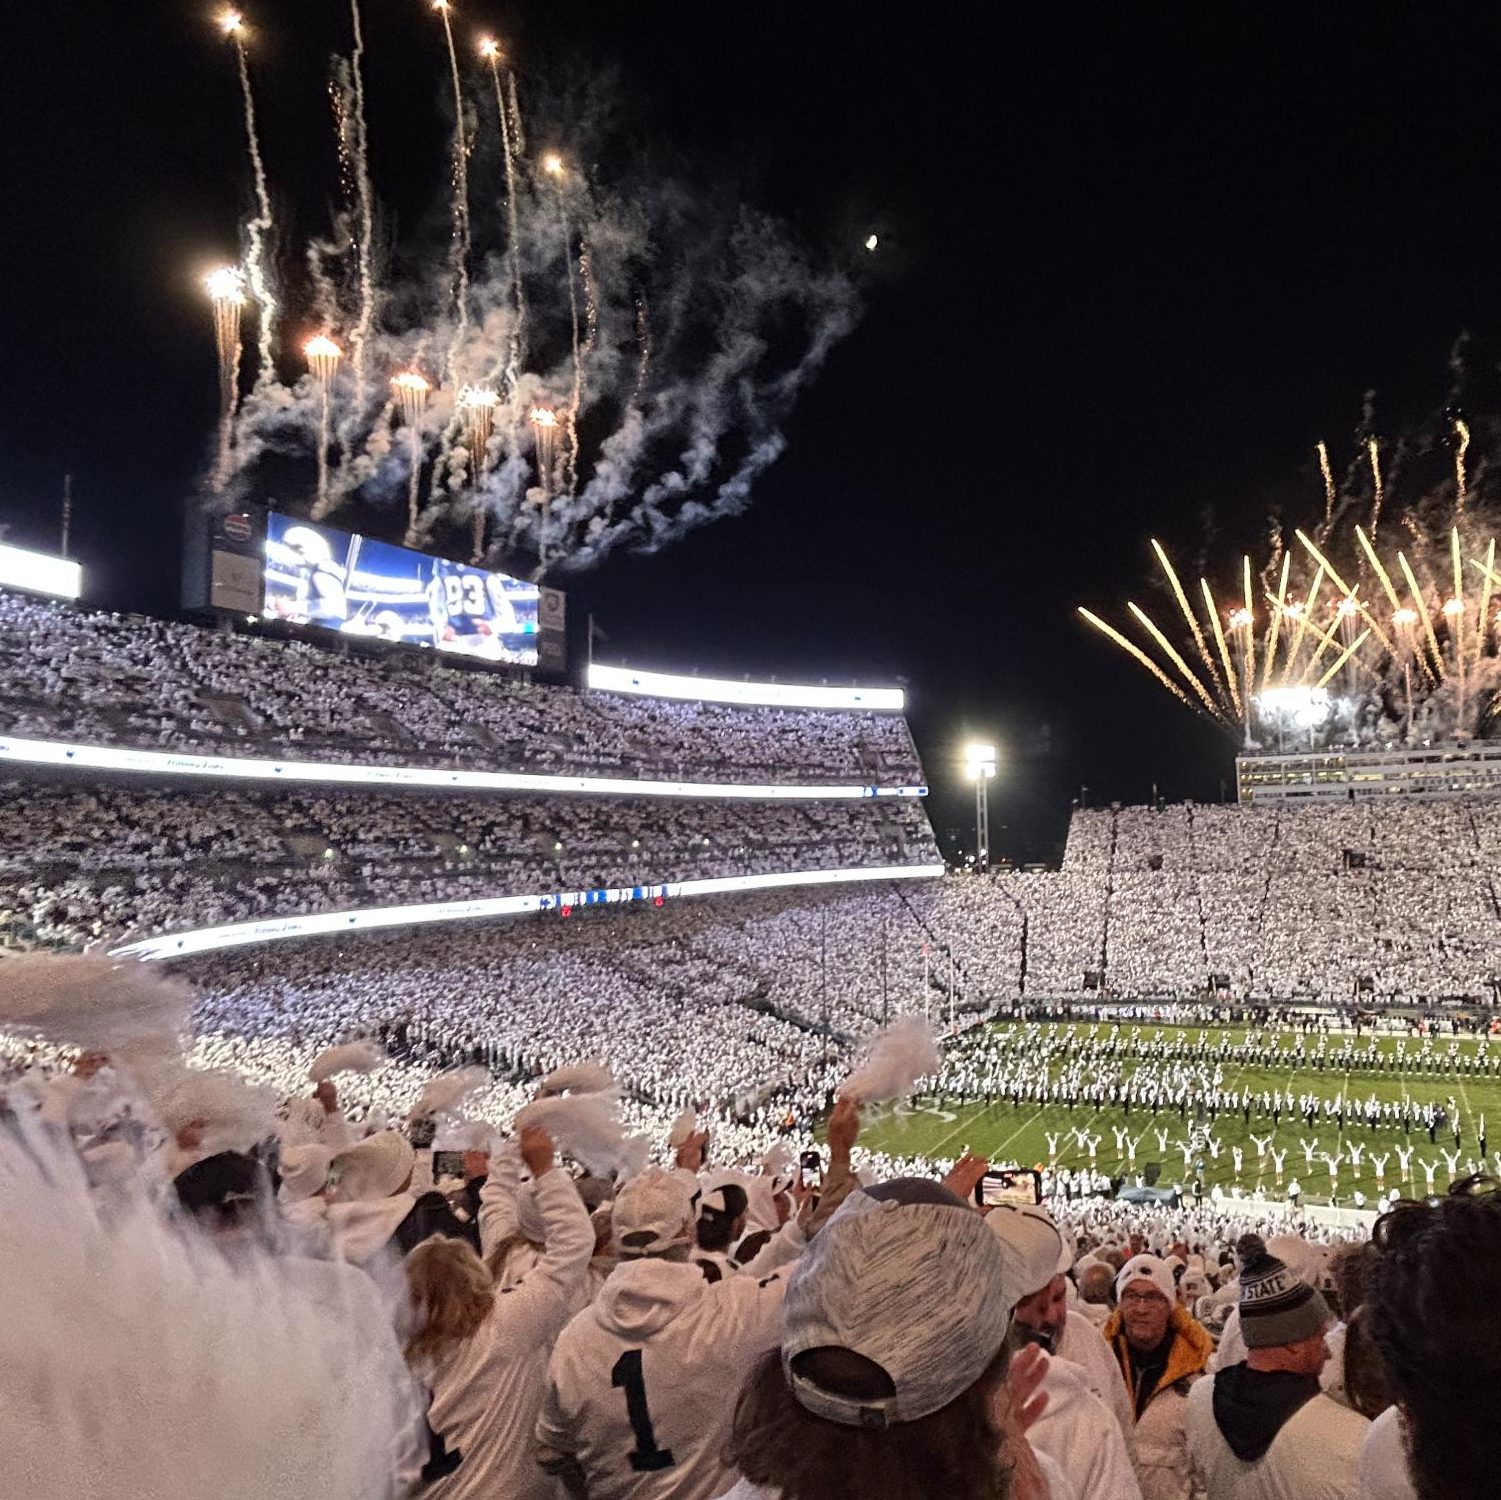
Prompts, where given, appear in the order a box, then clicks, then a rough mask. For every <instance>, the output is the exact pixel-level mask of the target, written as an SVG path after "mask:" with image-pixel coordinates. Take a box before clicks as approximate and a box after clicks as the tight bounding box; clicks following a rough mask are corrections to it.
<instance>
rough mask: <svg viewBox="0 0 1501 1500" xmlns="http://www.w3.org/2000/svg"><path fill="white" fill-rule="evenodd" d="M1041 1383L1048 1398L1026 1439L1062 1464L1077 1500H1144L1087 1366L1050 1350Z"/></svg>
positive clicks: (1116, 1428) (1117, 1429) (1123, 1444)
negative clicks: (1082, 1366) (1092, 1386)
mask: <svg viewBox="0 0 1501 1500" xmlns="http://www.w3.org/2000/svg"><path fill="white" fill-rule="evenodd" d="M1042 1389H1043V1390H1044V1391H1045V1392H1046V1393H1047V1398H1048V1404H1047V1407H1046V1408H1045V1410H1044V1411H1043V1414H1042V1415H1041V1416H1040V1417H1039V1418H1038V1419H1037V1420H1036V1421H1035V1422H1034V1423H1033V1424H1032V1426H1031V1427H1029V1428H1028V1429H1027V1441H1028V1442H1030V1443H1031V1444H1032V1447H1033V1448H1034V1450H1036V1452H1037V1453H1038V1454H1046V1455H1047V1457H1049V1458H1051V1459H1052V1460H1053V1461H1054V1462H1055V1463H1056V1464H1057V1465H1058V1467H1059V1468H1060V1469H1062V1470H1063V1473H1064V1475H1065V1476H1066V1477H1067V1479H1068V1482H1069V1484H1070V1485H1072V1486H1073V1490H1074V1493H1075V1494H1076V1495H1077V1496H1078V1500H1141V1486H1140V1485H1139V1484H1138V1483H1137V1479H1136V1474H1135V1471H1134V1470H1133V1469H1132V1467H1131V1458H1130V1455H1129V1454H1128V1453H1127V1451H1126V1440H1125V1438H1124V1437H1122V1436H1121V1430H1120V1426H1119V1425H1118V1423H1117V1422H1116V1420H1115V1416H1114V1414H1113V1413H1112V1412H1111V1410H1110V1408H1109V1407H1108V1406H1106V1405H1105V1403H1104V1402H1103V1401H1102V1400H1101V1399H1100V1398H1099V1397H1098V1396H1097V1395H1095V1393H1094V1391H1093V1390H1092V1389H1091V1383H1090V1379H1089V1376H1088V1375H1087V1374H1086V1372H1085V1371H1083V1370H1082V1369H1080V1368H1079V1366H1078V1365H1076V1364H1074V1363H1072V1362H1071V1361H1069V1360H1066V1359H1062V1358H1059V1357H1058V1356H1057V1355H1053V1356H1050V1357H1049V1359H1048V1368H1047V1374H1046V1375H1045V1376H1044V1377H1043V1382H1042Z"/></svg>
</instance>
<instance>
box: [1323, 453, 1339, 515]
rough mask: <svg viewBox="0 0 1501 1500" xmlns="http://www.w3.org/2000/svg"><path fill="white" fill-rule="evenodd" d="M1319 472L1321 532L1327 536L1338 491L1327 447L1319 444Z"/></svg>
mask: <svg viewBox="0 0 1501 1500" xmlns="http://www.w3.org/2000/svg"><path fill="white" fill-rule="evenodd" d="M1319 472H1320V473H1321V474H1322V475H1323V476H1324V526H1323V532H1322V534H1323V535H1324V536H1328V534H1329V528H1330V527H1331V526H1333V525H1334V502H1335V499H1336V498H1337V494H1338V492H1337V491H1336V490H1335V488H1334V470H1333V469H1331V468H1330V467H1329V447H1328V444H1326V443H1320V444H1319Z"/></svg>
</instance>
